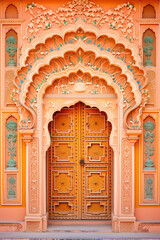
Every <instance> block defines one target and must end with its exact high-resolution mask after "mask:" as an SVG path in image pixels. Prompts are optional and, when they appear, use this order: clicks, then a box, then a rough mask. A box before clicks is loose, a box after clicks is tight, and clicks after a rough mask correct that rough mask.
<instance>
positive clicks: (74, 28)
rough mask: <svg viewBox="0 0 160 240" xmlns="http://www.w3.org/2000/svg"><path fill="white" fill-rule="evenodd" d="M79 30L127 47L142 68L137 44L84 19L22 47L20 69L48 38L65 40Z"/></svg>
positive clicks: (57, 29) (43, 34)
mask: <svg viewBox="0 0 160 240" xmlns="http://www.w3.org/2000/svg"><path fill="white" fill-rule="evenodd" d="M79 28H82V29H83V30H87V31H88V32H92V33H94V34H95V35H96V37H99V36H101V35H106V36H108V37H111V38H113V39H114V40H115V42H116V44H118V43H120V44H123V45H124V46H125V48H128V49H130V50H131V52H132V55H133V57H134V60H135V62H136V65H137V66H139V67H140V68H141V58H140V56H139V49H138V47H137V45H136V44H135V43H131V42H130V41H129V40H127V39H126V38H124V37H123V36H121V35H120V34H119V33H118V32H116V31H115V30H112V29H98V28H97V27H95V26H93V25H91V24H86V23H84V21H82V19H79V20H78V21H77V22H76V23H75V24H68V25H67V26H63V27H61V28H56V29H54V31H53V29H50V30H47V32H46V31H44V32H43V33H42V34H41V36H40V37H37V38H35V39H33V40H32V42H31V43H29V44H26V45H24V46H23V47H22V53H23V56H21V58H20V68H21V67H22V66H25V61H26V59H27V56H28V54H29V51H30V50H31V49H34V48H35V47H36V46H37V45H38V44H40V43H44V44H45V41H46V40H47V39H48V38H51V37H53V36H54V35H59V36H61V37H62V38H64V36H65V34H66V33H67V32H71V31H77V30H78V29H79Z"/></svg>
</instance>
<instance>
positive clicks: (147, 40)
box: [143, 36, 153, 67]
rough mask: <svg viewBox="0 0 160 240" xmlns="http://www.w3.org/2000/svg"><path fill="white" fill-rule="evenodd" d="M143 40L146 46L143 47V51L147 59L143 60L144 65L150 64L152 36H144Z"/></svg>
mask: <svg viewBox="0 0 160 240" xmlns="http://www.w3.org/2000/svg"><path fill="white" fill-rule="evenodd" d="M144 42H145V44H146V46H145V47H144V48H143V52H145V54H146V56H147V60H146V61H145V66H148V67H149V66H152V61H151V60H150V56H151V50H153V46H152V45H151V44H153V38H152V37H151V36H146V37H145V38H144Z"/></svg>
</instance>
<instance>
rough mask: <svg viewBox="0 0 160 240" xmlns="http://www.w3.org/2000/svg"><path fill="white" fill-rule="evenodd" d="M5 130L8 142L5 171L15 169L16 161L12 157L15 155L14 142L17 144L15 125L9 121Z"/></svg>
mask: <svg viewBox="0 0 160 240" xmlns="http://www.w3.org/2000/svg"><path fill="white" fill-rule="evenodd" d="M6 128H7V131H8V134H7V142H8V154H9V155H10V159H9V161H8V163H7V166H8V168H7V169H16V161H15V160H14V157H15V156H16V154H17V149H16V142H17V123H16V122H15V121H13V120H10V121H8V122H7V123H6Z"/></svg>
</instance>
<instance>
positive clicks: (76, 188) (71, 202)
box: [47, 103, 112, 219]
mask: <svg viewBox="0 0 160 240" xmlns="http://www.w3.org/2000/svg"><path fill="white" fill-rule="evenodd" d="M49 131H50V134H51V147H50V148H49V150H48V152H47V157H48V212H49V218H50V219H110V217H111V180H112V179H111V163H112V150H111V148H110V146H109V135H110V132H111V125H110V123H109V122H108V121H107V118H106V114H105V113H101V112H99V110H98V109H97V108H90V107H88V106H85V105H84V104H82V103H78V104H76V105H75V106H73V107H70V108H63V109H62V110H61V111H60V112H58V113H55V114H54V117H53V121H52V122H51V123H50V124H49Z"/></svg>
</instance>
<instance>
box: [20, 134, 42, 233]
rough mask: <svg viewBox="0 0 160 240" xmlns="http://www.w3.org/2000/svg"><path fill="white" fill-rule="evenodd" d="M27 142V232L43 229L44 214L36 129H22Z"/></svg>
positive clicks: (24, 139)
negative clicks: (41, 202)
mask: <svg viewBox="0 0 160 240" xmlns="http://www.w3.org/2000/svg"><path fill="white" fill-rule="evenodd" d="M20 133H22V135H23V137H22V139H23V141H24V142H25V144H26V216H25V230H26V231H27V232H41V231H43V221H44V219H43V216H42V214H41V210H40V202H39V201H40V189H39V188H40V179H39V140H38V138H36V137H33V134H34V130H20Z"/></svg>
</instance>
